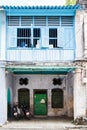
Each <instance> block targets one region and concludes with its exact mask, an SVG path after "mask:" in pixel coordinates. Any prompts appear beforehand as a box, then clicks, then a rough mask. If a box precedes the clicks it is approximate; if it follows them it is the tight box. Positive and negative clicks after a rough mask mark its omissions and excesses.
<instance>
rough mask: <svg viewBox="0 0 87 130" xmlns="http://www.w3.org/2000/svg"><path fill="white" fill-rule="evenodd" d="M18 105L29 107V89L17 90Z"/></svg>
mask: <svg viewBox="0 0 87 130" xmlns="http://www.w3.org/2000/svg"><path fill="white" fill-rule="evenodd" d="M18 105H19V106H26V107H27V108H28V109H29V108H30V91H29V89H26V88H22V89H19V90H18Z"/></svg>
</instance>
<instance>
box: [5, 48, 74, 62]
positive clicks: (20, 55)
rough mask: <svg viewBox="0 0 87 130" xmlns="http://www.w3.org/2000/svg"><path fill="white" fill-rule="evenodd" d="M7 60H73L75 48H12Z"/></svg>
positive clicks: (8, 52)
mask: <svg viewBox="0 0 87 130" xmlns="http://www.w3.org/2000/svg"><path fill="white" fill-rule="evenodd" d="M6 60H8V61H23V62H35V61H37V62H42V61H43V62H48V61H49V62H56V61H73V60H74V50H73V49H71V50H68V49H65V50H64V49H31V50H30V49H11V50H7V55H6Z"/></svg>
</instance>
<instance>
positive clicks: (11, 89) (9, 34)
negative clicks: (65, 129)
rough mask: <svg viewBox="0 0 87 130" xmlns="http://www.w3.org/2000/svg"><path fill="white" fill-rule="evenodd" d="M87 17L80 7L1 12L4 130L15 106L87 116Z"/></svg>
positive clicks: (8, 8) (1, 9)
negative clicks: (11, 108)
mask: <svg viewBox="0 0 87 130" xmlns="http://www.w3.org/2000/svg"><path fill="white" fill-rule="evenodd" d="M86 15H87V14H86V11H83V10H81V9H80V6H78V5H75V6H1V7H0V82H1V85H0V89H1V94H0V99H1V100H0V115H1V116H0V124H1V125H2V124H4V123H5V122H6V120H7V119H8V117H9V114H7V113H9V109H8V108H9V106H10V107H13V106H14V105H15V104H18V105H27V106H28V108H29V109H31V111H32V114H33V116H59V117H60V116H68V117H72V118H74V119H75V118H76V117H78V116H87V115H86V111H87V102H86V99H87V96H86V95H87V79H86V71H87V65H86V58H87V45H86V39H87V38H86V33H85V32H86V24H85V23H86V20H87V19H86V17H87V16H86ZM83 34H84V35H83Z"/></svg>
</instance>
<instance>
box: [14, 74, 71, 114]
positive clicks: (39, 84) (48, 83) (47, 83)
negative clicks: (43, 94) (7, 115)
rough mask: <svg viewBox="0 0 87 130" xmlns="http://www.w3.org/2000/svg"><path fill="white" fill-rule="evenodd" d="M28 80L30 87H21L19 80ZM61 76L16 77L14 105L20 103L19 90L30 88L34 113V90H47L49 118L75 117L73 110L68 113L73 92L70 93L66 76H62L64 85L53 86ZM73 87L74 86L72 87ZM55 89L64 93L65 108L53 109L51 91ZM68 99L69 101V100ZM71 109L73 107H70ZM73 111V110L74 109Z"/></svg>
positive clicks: (31, 105)
mask: <svg viewBox="0 0 87 130" xmlns="http://www.w3.org/2000/svg"><path fill="white" fill-rule="evenodd" d="M26 77H27V78H28V79H29V84H28V85H20V84H19V79H20V78H26ZM58 77H59V75H14V87H13V95H14V97H13V98H14V103H16V102H18V89H20V88H28V89H30V107H31V109H32V112H33V106H34V103H33V92H34V89H37V88H38V89H47V94H48V95H47V100H48V101H47V103H48V105H47V106H48V110H47V111H48V114H47V115H48V116H62V115H68V116H73V112H72V110H70V111H69V112H68V110H69V109H71V108H68V107H67V105H68V103H67V102H69V103H70V102H71V99H73V98H72V97H71V96H72V92H71V90H70V91H68V88H69V85H68V88H67V85H66V76H62V78H63V83H62V85H53V81H52V80H53V78H58ZM70 87H72V85H70ZM53 88H61V89H62V90H63V92H64V108H59V109H58V108H55V109H53V108H52V107H51V90H52V89H53ZM68 94H69V95H71V96H70V97H71V99H69V98H68ZM67 99H68V100H67ZM70 107H71V106H70ZM72 109H73V108H72Z"/></svg>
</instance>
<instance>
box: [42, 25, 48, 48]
mask: <svg viewBox="0 0 87 130" xmlns="http://www.w3.org/2000/svg"><path fill="white" fill-rule="evenodd" d="M41 34H42V37H41V38H42V47H43V48H45V47H49V32H48V28H47V27H43V28H42V29H41Z"/></svg>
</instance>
